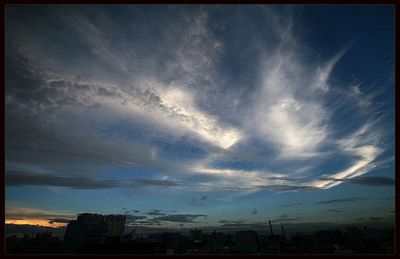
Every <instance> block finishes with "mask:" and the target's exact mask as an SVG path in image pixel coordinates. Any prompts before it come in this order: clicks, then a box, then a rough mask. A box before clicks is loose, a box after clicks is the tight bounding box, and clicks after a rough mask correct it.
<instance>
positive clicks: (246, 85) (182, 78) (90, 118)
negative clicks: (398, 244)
mask: <svg viewBox="0 0 400 259" xmlns="http://www.w3.org/2000/svg"><path fill="white" fill-rule="evenodd" d="M5 33H6V35H5V38H6V60H5V61H6V66H5V67H6V71H5V77H6V78H5V79H6V84H5V109H6V112H5V130H6V133H5V137H6V147H5V150H6V154H5V159H6V165H5V166H6V173H5V174H6V204H5V205H6V222H8V223H15V224H41V225H48V226H62V225H64V224H65V222H67V220H68V219H72V218H75V217H76V214H77V213H81V212H96V213H105V214H109V213H119V214H126V215H127V218H128V224H129V225H140V226H148V227H201V226H219V227H235V226H240V227H247V226H250V225H257V224H265V222H266V220H272V221H273V222H276V223H283V224H289V223H323V222H330V223H349V222H350V223H351V222H353V223H354V222H368V221H385V222H393V220H394V136H395V135H394V46H395V43H394V8H393V6H390V5H359V6H352V5H342V6H335V5H324V6H318V5H308V6H301V5H295V6H291V5H278V6H274V5H240V6H229V5H215V6H214V5H206V6H197V5H191V6H179V5H171V6H166V5H165V6H156V5H148V6H147V5H137V6H135V5H122V6H120V5H109V6H101V5H91V6H90V5H89V6H86V5H77V6H45V5H27V6H23V5H18V6H17V5H8V6H7V8H6V31H5Z"/></svg>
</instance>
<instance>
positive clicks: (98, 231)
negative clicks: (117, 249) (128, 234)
mask: <svg viewBox="0 0 400 259" xmlns="http://www.w3.org/2000/svg"><path fill="white" fill-rule="evenodd" d="M125 220H126V216H123V215H101V214H91V213H83V214H78V218H77V219H76V220H71V221H70V222H69V224H68V227H67V230H66V232H65V236H64V242H65V244H66V246H67V247H68V248H69V249H71V251H73V250H76V249H79V248H81V247H83V246H86V245H103V244H105V243H106V242H108V241H110V240H113V242H114V243H115V242H119V241H120V238H121V236H122V234H123V231H124V227H125Z"/></svg>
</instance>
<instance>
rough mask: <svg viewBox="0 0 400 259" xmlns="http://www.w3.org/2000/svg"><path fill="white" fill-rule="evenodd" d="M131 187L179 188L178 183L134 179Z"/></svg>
mask: <svg viewBox="0 0 400 259" xmlns="http://www.w3.org/2000/svg"><path fill="white" fill-rule="evenodd" d="M132 185H133V186H179V185H180V183H179V182H176V181H170V180H158V179H135V180H134V181H133V184H132Z"/></svg>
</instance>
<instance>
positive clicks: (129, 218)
mask: <svg viewBox="0 0 400 259" xmlns="http://www.w3.org/2000/svg"><path fill="white" fill-rule="evenodd" d="M145 218H146V216H137V215H132V214H126V223H127V224H131V223H135V222H137V221H138V220H142V219H145Z"/></svg>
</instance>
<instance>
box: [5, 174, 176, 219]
mask: <svg viewBox="0 0 400 259" xmlns="http://www.w3.org/2000/svg"><path fill="white" fill-rule="evenodd" d="M6 173H7V176H6V185H7V186H25V185H31V186H59V187H68V188H73V189H110V188H122V187H127V188H131V187H138V188H139V187H146V186H163V187H170V186H176V185H177V184H176V183H175V182H172V181H166V180H156V179H144V178H143V179H138V180H134V184H133V185H132V184H126V183H125V182H121V181H116V180H95V179H92V178H87V177H78V176H61V175H54V174H38V173H28V172H23V171H16V170H7V171H6ZM135 212H139V211H138V210H135Z"/></svg>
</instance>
